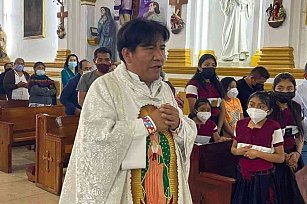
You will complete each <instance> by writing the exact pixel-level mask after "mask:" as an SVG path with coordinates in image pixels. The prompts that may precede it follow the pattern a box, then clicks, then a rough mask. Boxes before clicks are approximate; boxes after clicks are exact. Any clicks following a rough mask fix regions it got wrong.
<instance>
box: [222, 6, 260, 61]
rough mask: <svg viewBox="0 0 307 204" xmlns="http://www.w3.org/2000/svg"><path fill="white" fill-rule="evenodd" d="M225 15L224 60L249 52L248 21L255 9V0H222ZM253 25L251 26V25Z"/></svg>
mask: <svg viewBox="0 0 307 204" xmlns="http://www.w3.org/2000/svg"><path fill="white" fill-rule="evenodd" d="M220 4H221V7H222V11H223V13H224V15H225V22H224V28H223V37H222V38H223V39H222V40H223V51H222V60H232V59H233V58H234V57H235V56H237V55H240V54H245V55H247V54H248V47H247V38H246V36H247V32H246V31H247V26H248V25H247V22H248V19H249V18H250V17H251V15H252V13H253V10H254V1H253V0H220ZM249 27H251V26H249Z"/></svg>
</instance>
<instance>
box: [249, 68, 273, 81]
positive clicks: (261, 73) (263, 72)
mask: <svg viewBox="0 0 307 204" xmlns="http://www.w3.org/2000/svg"><path fill="white" fill-rule="evenodd" d="M251 76H253V77H254V78H261V77H263V78H265V79H268V78H270V73H269V72H268V70H267V69H266V68H265V67H262V66H257V67H255V68H254V69H252V71H251Z"/></svg>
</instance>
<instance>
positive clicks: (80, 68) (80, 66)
mask: <svg viewBox="0 0 307 204" xmlns="http://www.w3.org/2000/svg"><path fill="white" fill-rule="evenodd" d="M83 62H88V60H87V59H83V60H81V61H80V62H79V63H78V69H79V70H82V63H83Z"/></svg>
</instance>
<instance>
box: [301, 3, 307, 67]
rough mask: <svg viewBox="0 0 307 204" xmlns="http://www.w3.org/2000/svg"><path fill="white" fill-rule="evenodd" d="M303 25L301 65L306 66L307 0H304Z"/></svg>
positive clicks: (302, 9) (302, 7)
mask: <svg viewBox="0 0 307 204" xmlns="http://www.w3.org/2000/svg"><path fill="white" fill-rule="evenodd" d="M300 10H301V12H300V13H301V16H302V17H301V24H300V25H301V27H300V32H299V33H300V34H301V35H300V41H299V53H300V59H299V67H301V68H304V66H305V64H306V63H307V0H303V1H302V4H301V7H300Z"/></svg>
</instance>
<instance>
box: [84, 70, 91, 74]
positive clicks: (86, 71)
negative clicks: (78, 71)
mask: <svg viewBox="0 0 307 204" xmlns="http://www.w3.org/2000/svg"><path fill="white" fill-rule="evenodd" d="M90 72H91V70H89V71H83V74H86V73H90Z"/></svg>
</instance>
